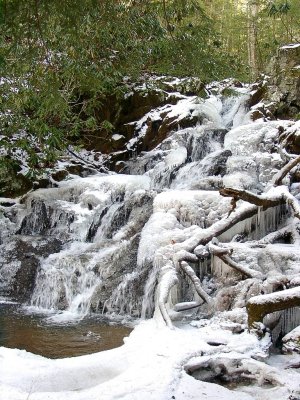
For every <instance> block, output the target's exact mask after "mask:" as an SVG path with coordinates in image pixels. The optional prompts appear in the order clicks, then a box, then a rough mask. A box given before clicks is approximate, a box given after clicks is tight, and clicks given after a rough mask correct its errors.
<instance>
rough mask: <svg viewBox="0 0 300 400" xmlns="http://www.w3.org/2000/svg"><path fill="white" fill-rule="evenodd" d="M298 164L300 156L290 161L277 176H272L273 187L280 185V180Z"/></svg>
mask: <svg viewBox="0 0 300 400" xmlns="http://www.w3.org/2000/svg"><path fill="white" fill-rule="evenodd" d="M299 163H300V156H298V157H296V158H293V159H291V160H290V161H289V162H288V163H287V164H286V165H285V166H284V167H283V168H281V170H280V171H278V172H277V174H275V175H274V177H273V179H272V183H273V185H274V186H280V185H281V184H282V180H283V179H284V178H285V177H286V175H287V174H288V173H290V172H291V170H292V169H293V168H294V167H296V165H297V164H299Z"/></svg>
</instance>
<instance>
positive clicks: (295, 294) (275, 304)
mask: <svg viewBox="0 0 300 400" xmlns="http://www.w3.org/2000/svg"><path fill="white" fill-rule="evenodd" d="M296 306H300V287H296V288H293V289H286V290H282V291H280V292H275V293H270V294H264V295H260V296H255V297H252V298H251V299H250V300H248V303H247V312H248V326H249V328H250V329H251V328H253V327H254V324H255V322H262V320H263V317H264V316H265V315H267V314H269V313H272V312H275V311H281V310H286V309H287V308H291V307H296Z"/></svg>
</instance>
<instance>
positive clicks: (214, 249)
mask: <svg viewBox="0 0 300 400" xmlns="http://www.w3.org/2000/svg"><path fill="white" fill-rule="evenodd" d="M208 247H209V250H210V252H211V254H213V255H214V256H216V257H219V258H220V260H222V261H223V262H224V263H225V264H227V265H229V267H231V268H233V269H235V270H236V271H238V272H240V273H242V274H243V275H245V276H246V277H247V278H262V277H263V275H262V274H261V273H260V272H259V271H254V270H252V269H250V268H247V267H245V266H243V265H240V264H238V263H236V262H235V261H234V260H233V259H232V258H230V257H229V255H228V254H229V253H231V252H232V250H231V249H225V248H223V247H219V246H217V245H216V244H213V243H209V245H208Z"/></svg>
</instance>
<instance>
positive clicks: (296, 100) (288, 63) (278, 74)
mask: <svg viewBox="0 0 300 400" xmlns="http://www.w3.org/2000/svg"><path fill="white" fill-rule="evenodd" d="M266 72H267V74H268V75H269V76H270V78H269V87H268V90H267V94H266V96H265V99H266V100H268V101H270V102H271V103H273V104H271V105H270V106H271V108H273V109H271V111H272V112H273V113H274V115H275V116H276V117H277V118H283V119H285V118H287V119H288V118H298V117H299V114H300V43H297V44H290V45H287V46H283V47H281V48H280V49H279V50H278V52H277V54H276V56H275V57H273V58H272V60H271V62H270V64H269V66H268V68H267V71H266Z"/></svg>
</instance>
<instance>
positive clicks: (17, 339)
mask: <svg viewBox="0 0 300 400" xmlns="http://www.w3.org/2000/svg"><path fill="white" fill-rule="evenodd" d="M131 331H132V329H131V328H128V327H126V326H123V325H110V324H108V323H107V321H106V322H105V321H104V320H103V318H101V317H93V318H85V319H84V320H82V321H80V322H74V323H64V324H54V323H49V322H47V320H46V319H45V316H42V315H33V314H28V313H24V311H22V310H21V309H20V307H19V306H18V305H16V304H0V346H5V347H10V348H18V349H24V350H27V351H30V352H31V353H35V354H40V355H42V356H44V357H48V358H63V357H74V356H80V355H83V354H90V353H96V352H98V351H103V350H109V349H113V348H115V347H119V346H121V345H122V344H123V338H124V337H125V336H128V335H129V333H130V332H131Z"/></svg>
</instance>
